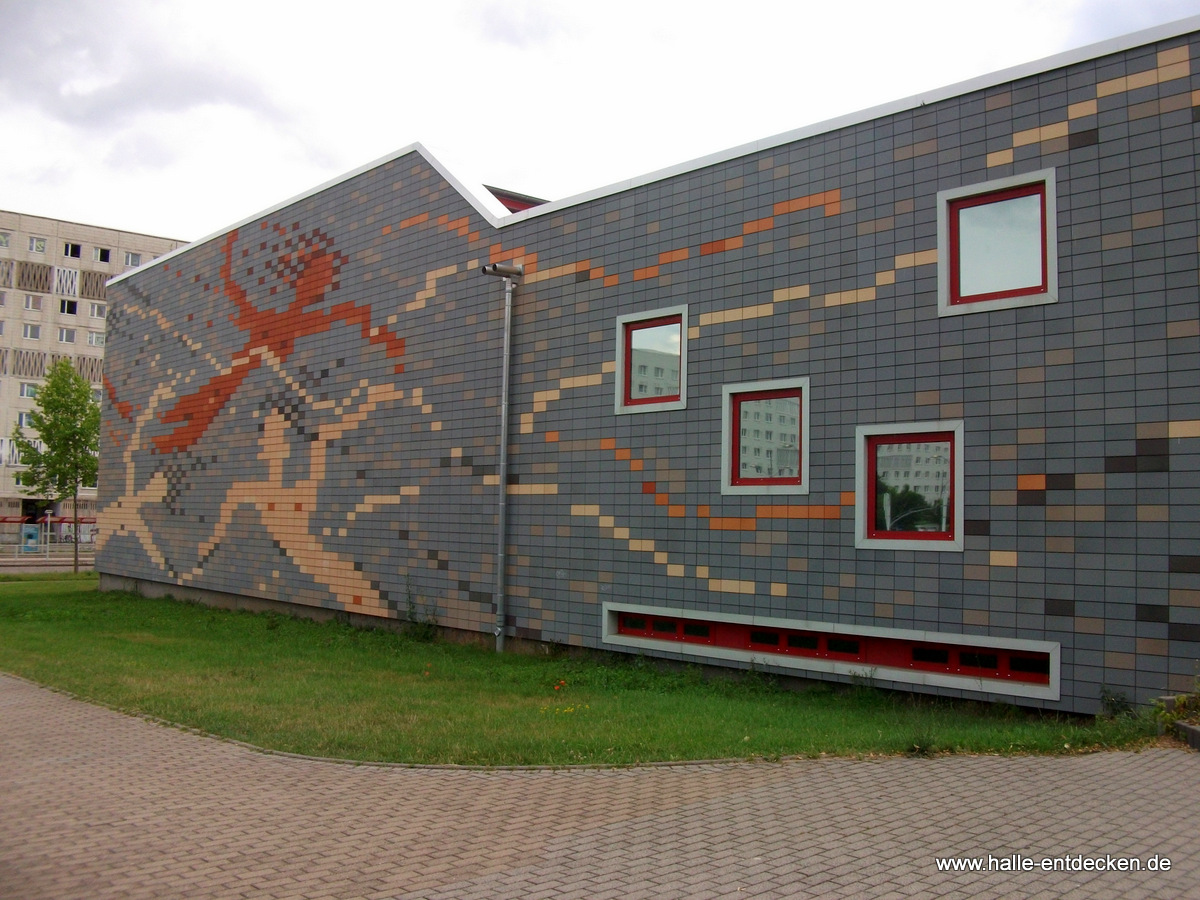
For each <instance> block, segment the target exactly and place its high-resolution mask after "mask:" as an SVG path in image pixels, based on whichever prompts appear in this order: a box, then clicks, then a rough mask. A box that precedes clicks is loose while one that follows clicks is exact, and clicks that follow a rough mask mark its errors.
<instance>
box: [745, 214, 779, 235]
mask: <svg viewBox="0 0 1200 900" xmlns="http://www.w3.org/2000/svg"><path fill="white" fill-rule="evenodd" d="M774 227H775V217H774V216H767V217H766V218H765V219H755V220H754V221H753V222H747V223H746V224H745V225H743V226H742V234H758V233H759V232H760V231H770V230H771V229H772V228H774Z"/></svg>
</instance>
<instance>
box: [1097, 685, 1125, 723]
mask: <svg viewBox="0 0 1200 900" xmlns="http://www.w3.org/2000/svg"><path fill="white" fill-rule="evenodd" d="M1100 709H1101V710H1102V711H1103V712H1102V714H1103V715H1104V716H1105V717H1106V718H1109V719H1118V718H1124V717H1125V716H1129V715H1131V714H1132V713H1133V704H1132V703H1131V702H1130V701H1129V698H1128V697H1127V696H1126V695H1125V693H1124V692H1123V691H1114V690H1113V689H1112V688H1110V687H1109V686H1108V685H1106V684H1102V685H1100Z"/></svg>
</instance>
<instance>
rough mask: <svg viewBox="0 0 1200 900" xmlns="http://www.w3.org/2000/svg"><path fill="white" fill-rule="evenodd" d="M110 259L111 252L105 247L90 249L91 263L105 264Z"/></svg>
mask: <svg viewBox="0 0 1200 900" xmlns="http://www.w3.org/2000/svg"><path fill="white" fill-rule="evenodd" d="M111 258H112V251H111V250H109V249H108V248H107V247H93V248H92V262H98V263H106V262H108V261H109V260H110V259H111Z"/></svg>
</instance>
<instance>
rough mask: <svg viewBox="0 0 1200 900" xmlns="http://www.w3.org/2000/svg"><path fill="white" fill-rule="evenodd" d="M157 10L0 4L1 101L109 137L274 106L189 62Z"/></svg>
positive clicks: (210, 66)
mask: <svg viewBox="0 0 1200 900" xmlns="http://www.w3.org/2000/svg"><path fill="white" fill-rule="evenodd" d="M152 9H153V7H152V6H150V5H147V4H145V3H143V2H134V0H115V2H112V3H104V4H99V3H77V2H70V0H39V2H37V3H20V2H15V0H8V2H4V3H3V4H2V5H0V33H2V34H4V36H5V52H4V53H3V54H0V96H2V97H4V98H5V99H6V100H7V102H8V103H9V104H18V105H28V106H32V107H35V108H36V109H38V110H39V111H40V112H41V113H42V114H43V115H45V116H48V117H50V118H52V119H55V120H57V121H59V122H62V123H65V124H68V125H71V126H73V127H77V128H83V129H87V130H99V131H102V132H109V131H111V130H113V129H116V128H119V127H121V126H122V125H124V124H126V123H128V122H129V121H131V120H133V119H135V118H137V117H139V116H142V115H145V114H157V113H164V112H178V111H183V110H188V109H193V108H195V107H198V106H202V105H213V104H215V105H228V106H235V107H243V108H247V109H253V110H255V111H256V113H257V114H258V115H262V116H266V117H270V118H275V117H279V116H280V113H279V111H278V109H277V107H276V105H275V104H274V103H273V102H272V101H271V99H270V98H269V97H268V96H267V95H266V94H265V93H264V92H263V90H262V89H261V88H259V87H258V86H257V85H255V84H254V83H253V82H251V81H248V80H246V79H243V78H239V77H237V76H236V75H234V74H230V73H231V71H233V70H232V69H227V68H225V67H223V66H222V65H221V63H220V60H219V59H215V58H204V57H201V58H199V59H195V58H189V56H188V55H187V52H186V49H185V48H184V47H182V46H181V42H180V41H172V40H169V39H166V38H164V36H162V35H160V34H156V33H155V26H156V25H157V24H159V20H156V19H155V18H154V16H153V14H152Z"/></svg>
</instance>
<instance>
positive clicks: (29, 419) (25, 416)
mask: <svg viewBox="0 0 1200 900" xmlns="http://www.w3.org/2000/svg"><path fill="white" fill-rule="evenodd" d="M17 426H18V427H20V428H31V427H33V414H32V413H27V412H22V413H17Z"/></svg>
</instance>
